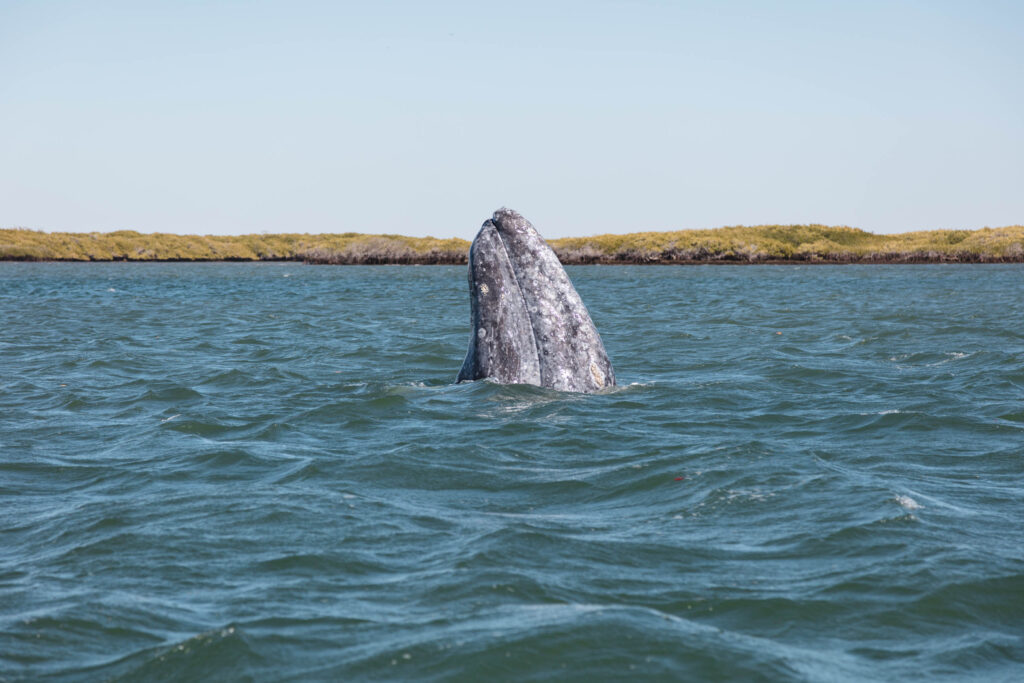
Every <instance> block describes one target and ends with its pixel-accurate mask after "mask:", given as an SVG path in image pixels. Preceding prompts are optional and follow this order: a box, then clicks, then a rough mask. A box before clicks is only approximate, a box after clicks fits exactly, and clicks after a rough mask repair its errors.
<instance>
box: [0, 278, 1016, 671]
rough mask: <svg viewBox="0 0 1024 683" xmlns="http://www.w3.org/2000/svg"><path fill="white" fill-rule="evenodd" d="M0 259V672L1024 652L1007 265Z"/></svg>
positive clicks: (973, 656)
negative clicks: (470, 357) (549, 376)
mask: <svg viewBox="0 0 1024 683" xmlns="http://www.w3.org/2000/svg"><path fill="white" fill-rule="evenodd" d="M569 271H570V275H571V277H572V278H573V279H574V281H575V283H576V285H577V288H578V289H579V291H580V293H581V295H582V296H583V299H584V301H585V302H586V303H587V304H588V306H589V308H590V311H591V314H592V316H593V318H594V321H595V322H596V324H597V326H598V329H599V330H600V331H601V333H602V334H603V336H604V340H605V345H606V346H607V348H608V351H609V354H610V355H611V358H612V360H613V362H614V363H615V369H616V373H617V375H618V377H619V380H620V383H621V384H623V385H624V386H622V387H620V388H618V389H616V390H614V391H611V392H609V393H607V394H603V395H596V396H585V395H572V394H559V393H556V392H552V391H548V390H544V389H539V388H534V387H522V386H498V385H495V384H492V383H489V382H477V383H472V384H462V385H453V384H451V380H452V379H453V378H454V377H455V374H456V372H457V371H458V368H459V366H460V364H461V362H462V358H463V355H464V353H465V348H466V341H467V339H468V333H469V323H468V319H469V305H468V295H467V293H466V283H465V271H464V268H454V267H453V268H448V267H340V268H331V267H320V268H317V267H304V266H301V265H297V264H189V265H186V264H105V265H101V264H12V263H4V264H0V383H2V384H0V680H20V679H37V678H42V677H55V678H58V679H69V680H76V679H82V680H106V679H117V678H119V677H124V678H125V679H128V680H168V679H169V680H192V679H212V680H217V679H218V678H219V679H221V680H237V679H244V678H246V677H250V676H251V677H253V678H255V679H258V680H288V679H297V680H307V679H338V678H393V679H408V678H417V679H423V678H434V679H465V680H473V679H476V680H486V679H492V678H506V679H521V678H533V679H543V678H552V679H562V678H565V677H566V676H567V675H572V676H584V675H586V676H590V677H599V678H600V677H606V678H614V679H626V678H631V677H636V676H644V675H647V676H651V675H654V676H660V677H666V678H669V677H684V676H688V677H693V678H705V679H706V678H745V679H771V680H863V679H887V680H894V679H901V678H926V679H934V678H940V677H944V676H945V677H954V678H964V677H967V678H976V679H985V680H992V679H996V680H999V679H1003V680H1013V679H1018V680H1019V678H1020V677H1021V675H1022V674H1024V641H1022V635H1024V478H1022V474H1024V284H1022V283H1024V268H1022V267H1020V266H891V267H890V266H847V267H802V268H801V267H721V268H716V267H693V268H681V267H674V268H652V267H648V268H644V267H583V268H570V269H569Z"/></svg>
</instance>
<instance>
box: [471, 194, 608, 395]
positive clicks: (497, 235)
mask: <svg viewBox="0 0 1024 683" xmlns="http://www.w3.org/2000/svg"><path fill="white" fill-rule="evenodd" d="M469 301H470V312H471V313H470V315H471V321H472V324H473V331H472V333H471V334H470V338H469V351H468V352H467V353H466V360H465V362H464V363H463V364H462V369H461V370H460V371H459V375H458V378H457V379H456V381H457V382H463V381H466V380H475V379H483V378H485V377H490V378H491V379H493V380H494V381H497V382H500V383H503V384H535V385H537V386H544V387H549V388H551V389H557V390H559V391H579V392H588V393H589V392H595V391H599V390H601V389H604V388H605V387H610V386H614V385H615V371H614V370H612V364H611V361H610V360H608V354H607V353H606V352H605V350H604V343H602V341H601V335H599V334H598V333H597V328H596V327H594V323H593V321H592V320H591V319H590V314H589V313H587V307H586V306H584V305H583V301H582V300H581V299H580V296H579V294H577V293H576V289H575V288H574V287H573V286H572V282H570V281H569V275H568V274H567V273H566V272H565V269H564V268H562V264H561V263H559V261H558V257H557V256H555V252H554V251H552V250H551V247H549V246H548V244H547V242H545V241H544V239H543V238H542V237H541V236H540V233H538V232H537V230H536V228H534V227H533V226H532V225H531V224H530V222H529V221H528V220H526V219H525V218H523V217H522V216H520V215H519V214H518V213H516V212H515V211H512V210H511V209H498V210H497V211H495V212H494V216H493V217H492V218H491V219H490V220H488V221H486V222H484V224H483V226H482V227H481V228H480V232H478V233H477V235H476V237H475V238H474V239H473V244H472V245H471V246H470V248H469Z"/></svg>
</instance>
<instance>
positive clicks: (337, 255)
mask: <svg viewBox="0 0 1024 683" xmlns="http://www.w3.org/2000/svg"><path fill="white" fill-rule="evenodd" d="M550 244H551V246H552V248H553V249H554V250H555V253H556V254H557V255H558V257H559V259H561V261H562V262H563V263H566V264H590V263H607V264H612V263H772V262H807V263H858V262H860V263H935V262H968V263H984V262H1024V226H1020V225H1015V226H1009V227H1005V228H982V229H981V230H928V231H920V232H910V233H902V234H895V235H876V234H873V233H869V232H865V231H864V230H858V229H856V228H848V227H829V226H824V225H761V226H754V227H747V226H734V227H725V228H716V229H713V230H677V231H670V232H636V233H629V234H623V235H597V236H594V237H564V238H561V239H555V240H551V241H550ZM468 251H469V242H468V241H466V240H462V239H457V238H450V239H437V238H434V237H404V236H402V235H366V234H360V233H352V232H347V233H340V234H320V235H310V234H305V233H287V234H261V235H238V236H223V235H174V234H168V233H153V234H141V233H138V232H134V231H131V230H119V231H117V232H109V233H99V232H92V233H60V232H56V233H46V232H41V231H36V230H25V229H8V230H0V260H8V261H11V260H19V261H281V260H286V261H303V262H305V263H313V264H384V263H399V264H412V263H422V264H464V263H466V260H467V254H468Z"/></svg>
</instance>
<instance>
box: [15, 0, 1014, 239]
mask: <svg viewBox="0 0 1024 683" xmlns="http://www.w3.org/2000/svg"><path fill="white" fill-rule="evenodd" d="M502 205H507V206H509V207H512V208H515V209H517V210H519V211H521V212H522V213H523V214H525V215H526V216H527V217H528V218H530V219H531V220H532V221H533V222H534V223H535V224H536V225H537V226H538V228H539V229H540V230H541V232H542V233H543V234H545V235H546V236H548V237H559V236H564V235H586V234H597V233H602V232H629V231H636V230H667V229H678V228H704V227H716V226H721V225H735V224H746V225H752V224H762V223H807V222H819V223H827V224H845V225H852V226H857V227H862V228H864V229H867V230H871V231H874V232H901V231H905V230H915V229H931V228H948V227H964V228H977V227H982V226H986V225H989V226H999V225H1007V224H1014V223H1024V2H1019V1H1018V0H1014V1H1010V0H1007V1H1004V2H987V1H984V0H980V1H974V2H971V1H966V0H965V1H964V2H944V1H942V0H928V1H924V0H922V1H919V2H899V1H892V2H873V1H870V0H867V1H859V2H828V1H827V0H817V1H813V2H812V1H807V2H799V1H792V2H672V1H669V0H660V1H636V2H624V1H620V2H605V1H601V0H590V1H587V2H557V1H554V0H552V1H548V2H532V1H524V0H520V1H517V2H502V3H487V2H446V1H443V0H438V1H436V2H358V3H356V2H353V3H345V2H342V3H334V2H301V1H295V2H192V1H185V0H179V1H177V2H168V3H149V2H45V1H39V2H7V1H5V0H0V226H3V227H13V226H24V227H31V228H37V229H42V230H72V231H84V230H103V231H107V230H116V229H135V230H139V231H142V232H155V231H161V232H176V233H217V234H239V233H246V232H263V231H271V232H341V231H359V232H397V233H404V234H408V235H427V234H433V235H437V236H461V237H471V236H472V235H473V234H474V233H475V231H476V229H477V228H478V227H479V224H480V222H481V221H482V220H483V219H485V218H486V217H487V216H488V215H489V214H490V212H491V211H492V210H493V209H495V208H497V207H499V206H502Z"/></svg>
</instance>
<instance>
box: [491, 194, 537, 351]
mask: <svg viewBox="0 0 1024 683" xmlns="http://www.w3.org/2000/svg"><path fill="white" fill-rule="evenodd" d="M498 213H499V212H498V211H495V212H494V215H495V217H497V215H498ZM487 223H489V224H490V226H491V229H492V230H494V234H495V236H497V238H498V244H500V245H501V251H502V254H503V255H504V256H505V260H506V261H507V262H508V265H509V270H511V271H512V277H513V279H514V281H515V285H516V293H517V294H518V295H519V300H520V301H522V302H523V308H524V309H526V310H527V311H529V310H530V306H529V304H528V303H527V301H526V293H525V292H524V291H523V283H522V282H521V281H520V280H519V271H518V270H516V264H515V263H514V262H513V261H512V256H511V255H510V254H509V253H508V245H507V244H506V243H505V237H504V235H502V234H501V230H499V229H498V226H497V224H495V222H494V220H493V219H491V220H489V221H487ZM529 328H530V337H531V338H532V339H533V348H535V349H537V358H538V359H539V358H540V355H541V348H540V342H539V341H538V340H537V330H536V329H535V327H534V325H533V323H532V322H531V323H530V325H529Z"/></svg>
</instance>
